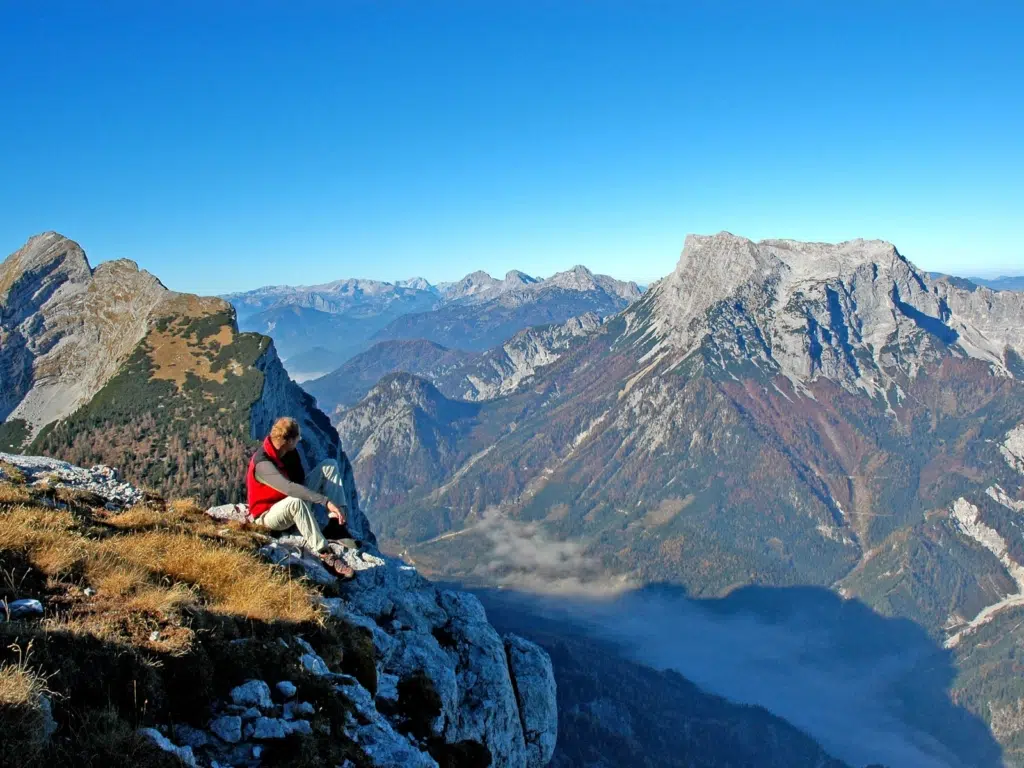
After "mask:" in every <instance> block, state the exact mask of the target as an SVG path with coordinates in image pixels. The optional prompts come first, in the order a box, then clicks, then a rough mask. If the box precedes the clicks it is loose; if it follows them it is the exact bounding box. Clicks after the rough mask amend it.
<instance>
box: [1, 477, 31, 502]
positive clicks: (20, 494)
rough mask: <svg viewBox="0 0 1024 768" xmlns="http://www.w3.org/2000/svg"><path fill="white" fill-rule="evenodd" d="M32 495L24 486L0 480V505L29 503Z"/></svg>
mask: <svg viewBox="0 0 1024 768" xmlns="http://www.w3.org/2000/svg"><path fill="white" fill-rule="evenodd" d="M31 499H32V494H31V493H29V491H28V488H26V487H25V486H24V485H15V484H14V483H8V482H5V481H3V480H0V504H22V503H24V502H27V501H31Z"/></svg>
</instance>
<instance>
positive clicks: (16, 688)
mask: <svg viewBox="0 0 1024 768" xmlns="http://www.w3.org/2000/svg"><path fill="white" fill-rule="evenodd" d="M45 692H46V681H45V680H44V679H43V678H42V677H41V676H40V675H39V674H38V673H37V672H35V671H33V670H32V669H31V668H30V667H29V666H28V665H27V664H26V663H25V662H24V661H22V662H21V663H18V664H0V707H10V706H28V707H36V706H38V703H39V698H40V697H41V696H42V695H43V694H44V693H45Z"/></svg>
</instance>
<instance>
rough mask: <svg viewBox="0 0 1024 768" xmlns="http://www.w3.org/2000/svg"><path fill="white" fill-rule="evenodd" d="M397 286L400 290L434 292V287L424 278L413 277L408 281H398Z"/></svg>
mask: <svg viewBox="0 0 1024 768" xmlns="http://www.w3.org/2000/svg"><path fill="white" fill-rule="evenodd" d="M395 285H396V286H397V287H398V288H412V289H414V290H417V291H433V290H434V286H433V285H431V284H430V283H429V282H428V281H427V280H426V278H423V277H412V278H409V279H408V280H397V281H395Z"/></svg>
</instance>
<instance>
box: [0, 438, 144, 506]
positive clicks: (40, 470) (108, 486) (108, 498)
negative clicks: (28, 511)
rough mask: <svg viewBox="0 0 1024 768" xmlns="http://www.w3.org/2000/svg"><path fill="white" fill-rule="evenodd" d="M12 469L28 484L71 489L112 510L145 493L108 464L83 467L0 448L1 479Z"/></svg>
mask: <svg viewBox="0 0 1024 768" xmlns="http://www.w3.org/2000/svg"><path fill="white" fill-rule="evenodd" d="M5 465H6V467H7V469H6V470H5V469H4V466H5ZM12 472H19V473H21V474H22V475H24V478H17V479H18V480H20V481H23V482H25V484H26V485H29V486H30V487H33V488H37V489H40V490H57V489H66V490H70V491H73V492H75V493H79V494H84V495H86V496H89V497H94V498H96V499H98V500H101V501H102V503H103V505H104V506H106V508H107V509H111V510H114V509H124V508H126V507H130V506H133V505H135V504H138V503H139V502H141V501H143V499H145V496H146V494H145V492H143V491H141V490H140V489H138V488H136V487H135V486H133V485H132V484H131V483H125V482H122V481H121V478H120V476H119V475H118V472H117V470H116V469H113V468H111V467H104V466H99V465H97V466H95V467H92V468H91V469H85V468H83V467H76V466H75V465H74V464H69V463H68V462H66V461H60V460H59V459H51V458H48V457H46V456H21V455H16V454H11V453H3V452H0V479H3V478H5V477H6V475H7V474H9V473H12ZM10 479H15V478H10Z"/></svg>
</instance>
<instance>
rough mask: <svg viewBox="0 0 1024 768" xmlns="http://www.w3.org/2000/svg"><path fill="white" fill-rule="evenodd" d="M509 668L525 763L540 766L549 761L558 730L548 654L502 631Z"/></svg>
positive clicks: (533, 766)
mask: <svg viewBox="0 0 1024 768" xmlns="http://www.w3.org/2000/svg"><path fill="white" fill-rule="evenodd" d="M505 651H506V653H507V654H508V666H509V671H510V672H511V674H512V679H513V681H514V683H515V692H516V701H517V702H518V703H519V714H520V718H521V719H522V725H523V735H524V737H525V739H526V765H527V766H529V768H541V766H545V765H547V764H548V763H549V762H550V761H551V757H552V755H553V754H554V752H555V737H556V734H557V732H558V702H557V700H556V696H555V693H556V692H555V673H554V670H553V669H552V667H551V657H550V656H548V655H547V653H545V652H544V651H543V650H542V649H541V647H540V646H539V645H537V644H536V643H531V642H530V641H529V640H526V639H524V638H522V637H519V636H518V635H513V634H507V635H505Z"/></svg>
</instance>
